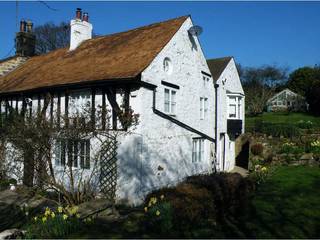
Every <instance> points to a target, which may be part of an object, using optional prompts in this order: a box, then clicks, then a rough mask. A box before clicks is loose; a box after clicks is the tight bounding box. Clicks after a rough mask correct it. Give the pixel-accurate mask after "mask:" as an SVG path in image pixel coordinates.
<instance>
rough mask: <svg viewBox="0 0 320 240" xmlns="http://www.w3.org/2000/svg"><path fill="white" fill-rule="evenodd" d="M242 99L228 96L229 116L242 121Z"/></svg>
mask: <svg viewBox="0 0 320 240" xmlns="http://www.w3.org/2000/svg"><path fill="white" fill-rule="evenodd" d="M242 111H243V110H242V97H240V96H228V116H229V118H235V119H241V117H242Z"/></svg>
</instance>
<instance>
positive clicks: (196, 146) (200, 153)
mask: <svg viewBox="0 0 320 240" xmlns="http://www.w3.org/2000/svg"><path fill="white" fill-rule="evenodd" d="M204 156H205V146H204V139H203V138H194V139H192V162H193V163H198V162H204Z"/></svg>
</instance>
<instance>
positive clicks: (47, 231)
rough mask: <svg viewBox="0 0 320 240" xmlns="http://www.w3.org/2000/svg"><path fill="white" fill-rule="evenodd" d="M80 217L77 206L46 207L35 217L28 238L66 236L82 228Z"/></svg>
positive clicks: (28, 228)
mask: <svg viewBox="0 0 320 240" xmlns="http://www.w3.org/2000/svg"><path fill="white" fill-rule="evenodd" d="M79 217H80V216H79V214H77V208H76V207H66V208H62V207H58V209H57V211H53V210H51V209H50V208H46V210H45V212H44V213H43V214H41V215H38V216H35V217H33V219H32V223H31V224H29V225H28V226H27V229H26V230H27V233H26V238H38V239H41V238H65V237H66V236H68V235H69V234H70V233H72V232H74V231H76V230H77V229H79V228H80V226H81V224H82V222H81V221H80V219H79ZM86 221H87V220H86Z"/></svg>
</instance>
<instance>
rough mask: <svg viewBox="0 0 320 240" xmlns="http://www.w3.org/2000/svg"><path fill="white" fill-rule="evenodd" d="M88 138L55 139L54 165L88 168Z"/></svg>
mask: <svg viewBox="0 0 320 240" xmlns="http://www.w3.org/2000/svg"><path fill="white" fill-rule="evenodd" d="M90 147H91V146H90V139H78V140H73V139H56V140H55V148H54V159H55V166H60V167H65V166H66V165H68V164H72V167H73V168H81V169H90Z"/></svg>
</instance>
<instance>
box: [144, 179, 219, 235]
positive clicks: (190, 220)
mask: <svg viewBox="0 0 320 240" xmlns="http://www.w3.org/2000/svg"><path fill="white" fill-rule="evenodd" d="M162 195H163V196H164V198H165V202H168V203H170V206H171V207H172V214H173V216H174V218H172V223H173V225H174V228H175V229H180V230H186V229H190V228H193V227H194V226H196V225H198V224H200V223H202V222H203V219H208V218H215V206H214V201H213V196H212V194H211V193H210V192H209V191H208V190H207V189H205V188H201V187H200V188H199V187H196V186H194V185H192V184H188V183H181V184H179V185H177V186H176V187H175V188H164V189H160V190H158V191H155V192H153V193H152V194H151V195H149V196H147V198H146V203H145V205H146V206H149V205H150V201H151V202H152V198H153V197H154V196H158V198H157V199H159V196H160V198H161V196H162ZM160 231H161V229H160Z"/></svg>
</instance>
